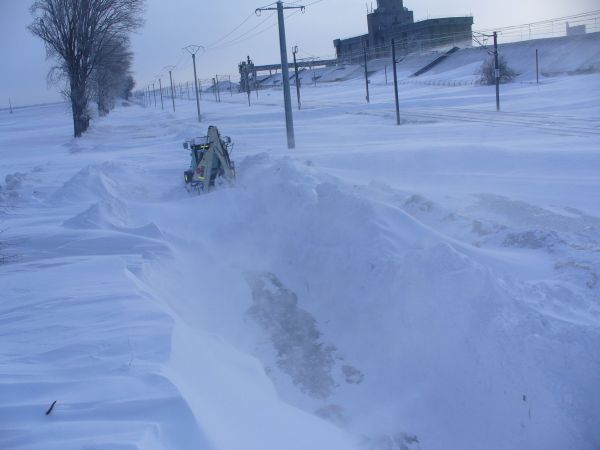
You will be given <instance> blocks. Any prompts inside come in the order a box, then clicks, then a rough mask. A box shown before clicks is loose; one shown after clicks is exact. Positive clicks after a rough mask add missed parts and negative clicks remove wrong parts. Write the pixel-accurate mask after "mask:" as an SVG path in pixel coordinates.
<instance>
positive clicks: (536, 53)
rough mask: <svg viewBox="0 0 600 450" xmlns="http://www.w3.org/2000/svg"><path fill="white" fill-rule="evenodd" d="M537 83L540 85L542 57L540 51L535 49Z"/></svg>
mask: <svg viewBox="0 0 600 450" xmlns="http://www.w3.org/2000/svg"><path fill="white" fill-rule="evenodd" d="M535 82H536V83H537V84H540V55H539V52H538V49H537V48H536V49H535Z"/></svg>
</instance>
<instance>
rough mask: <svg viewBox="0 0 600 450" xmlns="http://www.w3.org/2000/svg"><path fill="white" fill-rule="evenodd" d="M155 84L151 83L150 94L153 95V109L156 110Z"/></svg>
mask: <svg viewBox="0 0 600 450" xmlns="http://www.w3.org/2000/svg"><path fill="white" fill-rule="evenodd" d="M155 86H156V83H152V94H153V95H154V107H155V108H156V88H155Z"/></svg>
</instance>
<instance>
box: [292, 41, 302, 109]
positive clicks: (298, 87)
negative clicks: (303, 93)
mask: <svg viewBox="0 0 600 450" xmlns="http://www.w3.org/2000/svg"><path fill="white" fill-rule="evenodd" d="M293 53H294V72H296V97H298V110H301V109H302V103H301V102H300V78H299V77H298V61H296V53H298V46H297V45H295V46H294V51H293Z"/></svg>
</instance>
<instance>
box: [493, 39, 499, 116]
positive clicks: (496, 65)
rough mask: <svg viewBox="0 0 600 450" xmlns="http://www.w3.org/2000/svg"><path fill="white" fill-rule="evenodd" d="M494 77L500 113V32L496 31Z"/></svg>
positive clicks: (497, 107)
mask: <svg viewBox="0 0 600 450" xmlns="http://www.w3.org/2000/svg"><path fill="white" fill-rule="evenodd" d="M494 69H495V70H494V76H495V78H496V111H500V64H499V60H498V32H497V31H494Z"/></svg>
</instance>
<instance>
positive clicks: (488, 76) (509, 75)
mask: <svg viewBox="0 0 600 450" xmlns="http://www.w3.org/2000/svg"><path fill="white" fill-rule="evenodd" d="M498 69H500V83H508V82H509V81H512V79H513V78H515V77H516V76H517V73H516V72H515V71H514V70H512V69H511V68H510V67H509V66H508V63H507V62H506V59H505V58H504V56H502V55H499V57H498ZM480 74H481V84H485V85H490V86H491V85H493V84H496V63H495V60H494V58H493V57H489V58H488V59H486V60H485V61H484V63H483V64H482V66H481V69H480Z"/></svg>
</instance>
